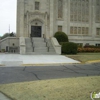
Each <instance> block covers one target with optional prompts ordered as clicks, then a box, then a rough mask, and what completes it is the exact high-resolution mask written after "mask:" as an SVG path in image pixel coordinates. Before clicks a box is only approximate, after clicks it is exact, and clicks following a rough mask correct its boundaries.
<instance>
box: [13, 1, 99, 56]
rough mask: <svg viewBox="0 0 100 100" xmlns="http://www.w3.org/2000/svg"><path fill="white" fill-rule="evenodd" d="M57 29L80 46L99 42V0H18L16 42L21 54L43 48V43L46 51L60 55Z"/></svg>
mask: <svg viewBox="0 0 100 100" xmlns="http://www.w3.org/2000/svg"><path fill="white" fill-rule="evenodd" d="M57 31H62V32H65V33H66V34H67V35H68V38H69V41H70V42H75V43H77V44H79V45H83V46H84V45H96V46H98V45H100V0H17V31H16V33H17V39H16V41H17V43H16V42H15V45H17V46H19V47H20V49H19V51H20V53H21V54H25V53H26V52H27V53H30V54H31V52H35V54H36V52H38V53H39V52H42V51H45V50H44V48H45V47H44V45H45V44H46V52H49V51H50V48H51V54H53V53H54V51H55V52H56V53H57V54H61V46H60V45H59V43H58V42H57V40H56V39H55V38H54V37H53V36H54V34H55V33H56V32H57ZM43 38H44V42H45V44H44V43H42V42H43ZM47 41H48V42H47ZM13 42H14V41H13ZM18 43H19V44H18ZM48 44H49V46H48ZM53 49H54V50H53Z"/></svg>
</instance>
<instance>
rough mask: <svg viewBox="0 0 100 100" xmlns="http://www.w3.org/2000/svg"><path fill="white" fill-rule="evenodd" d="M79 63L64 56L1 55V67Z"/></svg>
mask: <svg viewBox="0 0 100 100" xmlns="http://www.w3.org/2000/svg"><path fill="white" fill-rule="evenodd" d="M74 63H80V62H79V61H76V60H73V59H71V58H68V57H65V56H62V55H20V54H0V65H3V66H25V65H26V66H30V65H46V64H74Z"/></svg>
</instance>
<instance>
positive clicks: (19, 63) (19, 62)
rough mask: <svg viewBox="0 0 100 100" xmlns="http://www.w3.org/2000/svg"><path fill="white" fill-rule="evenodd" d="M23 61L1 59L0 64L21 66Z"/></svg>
mask: <svg viewBox="0 0 100 100" xmlns="http://www.w3.org/2000/svg"><path fill="white" fill-rule="evenodd" d="M22 64H23V61H2V62H1V65H4V66H21V65H22Z"/></svg>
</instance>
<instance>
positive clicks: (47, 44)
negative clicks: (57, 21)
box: [43, 34, 50, 52]
mask: <svg viewBox="0 0 100 100" xmlns="http://www.w3.org/2000/svg"><path fill="white" fill-rule="evenodd" d="M43 38H44V42H45V43H46V47H47V51H48V52H49V51H50V46H49V43H48V41H47V39H46V36H45V34H43Z"/></svg>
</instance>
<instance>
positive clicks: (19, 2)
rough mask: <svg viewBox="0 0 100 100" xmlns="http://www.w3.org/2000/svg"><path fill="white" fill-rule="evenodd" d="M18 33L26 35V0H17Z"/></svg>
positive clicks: (19, 35)
mask: <svg viewBox="0 0 100 100" xmlns="http://www.w3.org/2000/svg"><path fill="white" fill-rule="evenodd" d="M17 32H18V33H17V34H18V37H21V36H22V37H23V36H24V0H17Z"/></svg>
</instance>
